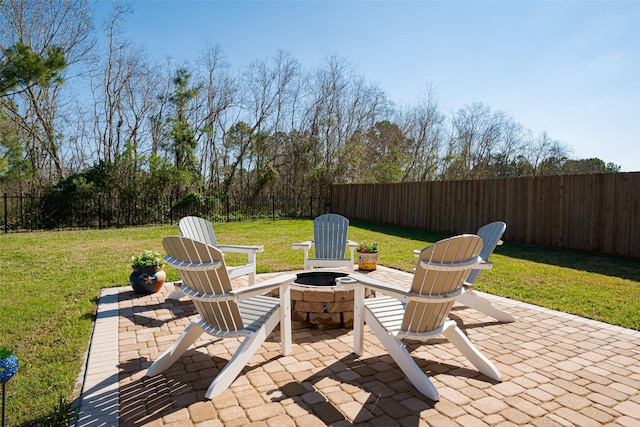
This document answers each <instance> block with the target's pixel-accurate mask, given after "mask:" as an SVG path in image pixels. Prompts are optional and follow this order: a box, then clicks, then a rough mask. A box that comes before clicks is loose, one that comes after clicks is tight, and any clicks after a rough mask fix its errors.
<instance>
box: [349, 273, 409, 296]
mask: <svg viewBox="0 0 640 427" xmlns="http://www.w3.org/2000/svg"><path fill="white" fill-rule="evenodd" d="M348 278H349V279H353V280H355V281H356V283H350V281H349V280H346V281H344V287H345V289H353V288H355V287H356V286H359V285H364V286H365V287H367V288H370V289H373V290H376V291H380V292H381V293H383V294H385V295H389V296H390V297H394V298H396V299H399V300H400V301H403V302H407V301H409V299H410V295H411V293H410V292H409V291H407V290H405V289H401V288H398V287H395V286H391V285H389V284H387V283H384V282H381V281H379V280H376V279H373V278H371V277H369V276H365V275H364V274H350V275H349V276H348Z"/></svg>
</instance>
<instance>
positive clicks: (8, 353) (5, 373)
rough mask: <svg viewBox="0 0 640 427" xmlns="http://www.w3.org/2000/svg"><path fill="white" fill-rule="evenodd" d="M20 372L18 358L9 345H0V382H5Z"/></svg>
mask: <svg viewBox="0 0 640 427" xmlns="http://www.w3.org/2000/svg"><path fill="white" fill-rule="evenodd" d="M16 372H18V358H17V357H16V356H15V355H14V354H13V351H12V350H11V349H10V348H9V347H0V384H4V383H6V382H7V381H9V380H10V379H11V377H12V376H14V375H15V374H16Z"/></svg>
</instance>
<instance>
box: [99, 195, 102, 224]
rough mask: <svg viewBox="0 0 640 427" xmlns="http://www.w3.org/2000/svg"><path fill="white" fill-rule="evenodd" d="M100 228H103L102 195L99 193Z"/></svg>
mask: <svg viewBox="0 0 640 427" xmlns="http://www.w3.org/2000/svg"><path fill="white" fill-rule="evenodd" d="M98 230H102V196H101V195H100V194H98Z"/></svg>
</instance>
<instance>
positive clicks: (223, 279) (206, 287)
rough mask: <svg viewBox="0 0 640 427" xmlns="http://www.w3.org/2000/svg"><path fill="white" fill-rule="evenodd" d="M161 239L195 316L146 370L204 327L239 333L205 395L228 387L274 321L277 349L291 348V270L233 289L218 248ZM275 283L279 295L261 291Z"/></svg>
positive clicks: (164, 364)
mask: <svg viewBox="0 0 640 427" xmlns="http://www.w3.org/2000/svg"><path fill="white" fill-rule="evenodd" d="M162 244H163V246H164V248H165V250H166V252H167V256H166V257H165V260H166V261H167V263H168V264H169V265H171V266H173V267H174V268H175V269H176V270H177V271H178V274H179V275H180V279H182V283H183V285H182V292H183V293H184V294H185V295H187V296H188V297H189V298H191V299H192V300H193V303H194V305H195V307H196V309H197V311H198V314H199V315H200V316H198V317H196V318H195V319H194V320H192V321H191V323H190V324H189V325H188V326H187V327H186V328H185V330H184V332H182V334H180V336H179V337H178V339H177V340H176V341H175V342H174V343H173V344H172V345H171V347H169V348H168V349H167V351H165V352H164V353H163V354H162V356H160V358H159V359H158V360H156V361H155V362H154V363H153V364H152V365H151V367H150V368H149V370H148V371H147V373H146V375H147V376H153V375H157V374H159V373H161V372H163V371H164V370H166V369H167V368H169V367H170V366H171V365H172V364H173V362H175V361H176V360H177V359H178V358H179V357H180V355H181V354H182V353H184V351H185V350H187V349H188V348H189V347H190V346H191V344H193V343H194V342H195V341H196V340H197V339H198V337H199V336H200V335H201V334H202V333H203V332H206V333H207V334H209V335H213V336H216V337H220V338H228V337H244V340H243V341H242V343H241V344H240V346H239V347H238V348H237V350H236V352H235V354H234V355H233V357H232V358H231V360H230V361H229V363H227V365H226V366H225V367H224V369H222V371H220V373H219V374H218V375H217V376H216V377H215V378H214V380H213V381H212V383H211V385H210V386H209V389H208V390H207V392H206V394H205V396H206V397H207V398H209V399H211V398H213V397H214V396H216V395H218V394H220V393H221V392H223V391H224V390H226V389H227V388H228V387H229V385H230V384H231V383H232V382H233V381H234V380H235V379H236V378H237V376H238V375H239V374H240V371H242V368H244V366H245V365H246V364H247V362H248V361H249V359H250V358H251V357H252V356H253V355H254V354H255V352H256V351H257V350H258V348H260V346H261V345H262V343H263V342H264V341H265V339H266V338H267V337H268V336H269V334H270V333H271V332H272V331H273V329H274V328H275V326H276V325H277V324H278V322H279V323H280V340H281V346H282V354H283V355H287V354H288V353H289V352H291V313H290V302H289V301H290V291H289V285H290V284H291V282H293V281H294V280H295V278H296V276H295V275H293V274H286V275H282V276H278V277H275V278H273V279H271V280H268V281H265V282H262V283H259V284H257V285H254V286H250V287H247V288H243V289H237V290H234V289H232V287H231V280H230V279H229V275H228V274H227V269H226V268H225V263H224V257H223V255H222V252H220V250H218V249H216V248H215V247H213V246H209V245H206V244H204V243H202V242H199V241H197V240H193V239H190V238H188V237H182V236H170V237H166V238H164V239H163V241H162ZM276 287H278V288H279V290H280V298H272V297H268V296H263V294H264V293H265V292H268V291H269V290H271V289H273V288H276Z"/></svg>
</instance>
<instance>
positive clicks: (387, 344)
mask: <svg viewBox="0 0 640 427" xmlns="http://www.w3.org/2000/svg"><path fill="white" fill-rule="evenodd" d="M365 322H366V323H367V325H369V328H370V329H371V330H372V331H373V333H374V334H375V335H376V337H378V340H380V342H381V343H382V345H383V346H384V348H385V349H387V352H389V355H390V356H391V357H392V358H393V360H395V362H396V363H397V364H398V366H399V367H400V369H402V372H404V374H405V375H406V376H407V379H408V380H409V381H411V384H413V385H414V387H415V388H416V389H418V391H419V392H420V393H422V394H424V395H425V396H427V397H428V398H429V399H431V400H434V401H437V400H439V399H440V393H438V390H436V387H435V386H434V385H433V383H432V382H431V380H430V379H429V377H427V375H426V374H425V373H424V372H422V369H420V367H419V366H418V365H417V364H416V362H415V360H413V358H412V357H411V354H409V352H408V351H407V349H406V347H405V346H404V344H403V343H402V342H401V341H400V340H399V339H397V338H395V337H392V336H391V335H389V333H388V332H387V330H386V329H385V328H384V327H383V326H382V325H381V324H380V323H379V322H378V320H377V319H376V318H375V317H374V316H373V315H372V314H371V313H370V312H369V310H367V309H365Z"/></svg>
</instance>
